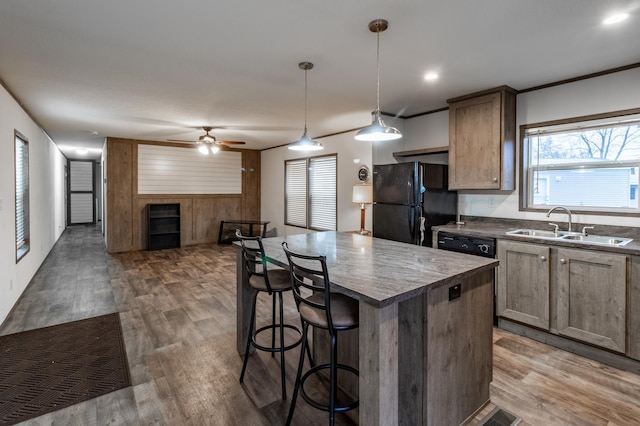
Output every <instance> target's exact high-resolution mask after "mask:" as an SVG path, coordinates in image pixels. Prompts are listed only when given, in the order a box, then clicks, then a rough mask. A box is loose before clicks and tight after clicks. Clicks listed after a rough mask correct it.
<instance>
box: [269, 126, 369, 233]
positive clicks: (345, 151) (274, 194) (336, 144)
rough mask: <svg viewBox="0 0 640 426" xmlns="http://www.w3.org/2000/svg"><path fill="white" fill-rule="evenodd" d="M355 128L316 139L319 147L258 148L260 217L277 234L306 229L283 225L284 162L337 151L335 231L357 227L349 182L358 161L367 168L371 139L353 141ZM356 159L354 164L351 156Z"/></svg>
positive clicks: (356, 207) (354, 177) (356, 210)
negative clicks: (299, 149)
mask: <svg viewBox="0 0 640 426" xmlns="http://www.w3.org/2000/svg"><path fill="white" fill-rule="evenodd" d="M354 135H355V132H349V133H345V134H341V135H336V136H330V137H326V138H322V139H318V140H319V141H320V142H322V144H323V145H324V149H323V150H322V151H316V152H311V153H301V152H297V151H291V150H290V149H288V148H287V147H281V148H274V149H268V150H265V151H262V156H261V168H262V175H261V182H262V188H261V191H262V196H261V200H262V202H261V220H269V221H271V223H270V224H269V226H268V229H272V228H276V229H277V232H278V235H279V236H285V235H293V234H300V233H305V232H309V231H307V230H305V229H302V228H297V227H292V226H285V225H284V162H285V160H290V159H295V158H305V157H312V156H316V155H327V154H334V153H335V154H337V156H338V231H353V230H359V229H360V205H359V204H354V203H353V202H352V201H351V196H352V189H353V185H354V184H357V183H358V182H359V181H358V169H359V168H360V166H362V165H366V166H368V167H369V168H371V142H361V141H356V140H355V139H354V138H353V136H354ZM354 158H359V159H360V163H359V164H354V162H353V159H354ZM365 228H366V229H368V230H371V208H370V207H369V208H368V209H367V211H366V216H365Z"/></svg>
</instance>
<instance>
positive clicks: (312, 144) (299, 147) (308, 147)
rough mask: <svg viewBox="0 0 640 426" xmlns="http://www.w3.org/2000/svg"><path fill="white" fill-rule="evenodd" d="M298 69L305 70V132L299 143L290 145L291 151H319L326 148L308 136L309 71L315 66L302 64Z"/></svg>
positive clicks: (308, 63) (307, 63) (306, 63)
mask: <svg viewBox="0 0 640 426" xmlns="http://www.w3.org/2000/svg"><path fill="white" fill-rule="evenodd" d="M298 68H300V69H301V70H304V132H303V133H302V137H301V138H300V139H299V140H298V141H297V142H294V143H292V144H291V145H289V149H291V150H293V151H319V150H321V149H324V146H322V144H321V143H320V142H318V141H314V140H313V139H311V138H310V137H309V135H308V134H307V71H309V70H310V69H312V68H313V64H312V63H311V62H300V63H299V64H298Z"/></svg>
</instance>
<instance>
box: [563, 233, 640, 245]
mask: <svg viewBox="0 0 640 426" xmlns="http://www.w3.org/2000/svg"><path fill="white" fill-rule="evenodd" d="M560 239H561V240H572V241H582V242H585V243H591V244H602V245H605V246H624V245H625V244H629V243H630V242H631V241H633V239H632V238H618V237H608V236H604V235H563V236H562V237H560Z"/></svg>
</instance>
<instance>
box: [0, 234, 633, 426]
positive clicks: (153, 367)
mask: <svg viewBox="0 0 640 426" xmlns="http://www.w3.org/2000/svg"><path fill="white" fill-rule="evenodd" d="M235 273H236V265H235V251H234V249H233V247H231V246H227V245H223V246H218V245H215V244H208V245H199V246H191V247H185V248H182V249H174V250H162V251H153V252H148V251H141V252H131V253H123V254H116V255H108V254H106V253H105V250H104V243H103V241H102V236H101V234H100V231H99V229H98V228H96V227H94V226H86V227H85V226H74V227H69V228H68V229H67V230H66V231H65V233H64V234H63V236H62V237H61V239H60V240H59V241H58V243H57V244H56V246H55V247H54V249H53V251H52V252H51V253H50V254H49V256H48V257H47V259H46V261H45V263H44V264H43V265H42V267H41V268H40V270H39V271H38V273H37V274H36V276H35V277H34V278H33V280H32V282H31V284H30V285H29V287H28V288H27V289H26V291H25V293H24V294H23V296H22V297H21V298H20V300H19V301H18V304H17V305H16V307H15V308H14V310H13V311H12V313H11V315H10V316H9V318H8V319H7V320H6V321H5V323H4V324H3V325H2V327H1V328H0V334H9V333H15V332H18V331H23V330H28V329H33V328H38V327H44V326H48V325H53V324H59V323H63V322H68V321H73V320H77V319H83V318H88V317H92V316H97V315H102V314H106V313H111V312H119V313H120V317H121V321H122V326H123V332H124V336H125V344H126V348H127V357H128V362H129V366H130V369H131V377H132V383H133V386H132V387H130V388H127V389H122V390H120V391H117V392H112V393H110V394H107V395H104V396H102V397H100V398H96V399H94V400H91V401H87V402H84V403H81V404H77V405H75V406H72V407H69V408H66V409H63V410H59V411H56V412H54V413H50V414H47V415H45V416H42V417H39V418H37V419H33V420H31V421H29V422H25V424H30V425H50V424H55V425H107V424H111V425H125V424H130V425H150V424H153V425H243V426H253V425H280V424H284V419H285V418H286V412H287V410H288V408H289V401H282V400H281V399H280V384H279V383H280V378H279V359H278V358H277V357H275V358H272V357H271V356H269V355H268V354H264V353H261V352H258V353H256V354H254V355H252V356H251V358H250V359H249V364H248V369H247V376H246V378H245V383H244V385H241V384H240V383H238V377H239V373H240V369H241V367H242V359H241V358H240V356H239V355H238V353H237V351H236V349H235V347H236V345H235V329H236V319H235V304H236V294H235V287H236V284H235ZM288 302H289V303H288V306H289V309H288V310H287V313H286V315H287V318H288V319H289V320H291V321H297V320H298V317H297V312H296V310H295V305H294V303H293V300H292V299H291V298H290V297H289V298H288ZM258 309H259V310H258V318H259V319H265V320H266V319H267V318H269V317H270V310H271V305H270V303H269V302H268V301H267V298H264V300H263V302H262V303H260V304H259V307H258ZM259 322H260V320H259ZM297 356H298V351H297V349H296V350H294V351H291V352H290V353H287V359H286V360H287V389H288V392H289V397H290V395H291V392H292V389H293V380H294V375H295V369H296V366H297ZM491 398H492V402H491V404H489V405H488V406H487V407H486V408H485V409H484V410H483V412H482V413H480V414H479V415H478V416H477V418H476V419H475V420H473V421H472V422H471V424H478V423H479V422H478V419H480V418H481V417H482V415H483V414H485V413H488V412H489V411H490V410H491V409H492V408H493V407H495V406H496V405H497V406H499V407H501V408H504V409H506V410H508V411H509V412H512V413H514V414H516V415H518V416H520V417H522V419H523V420H522V422H521V423H520V424H521V425H525V426H526V425H610V426H613V425H638V424H640V377H639V376H637V375H635V374H632V373H628V372H625V371H620V370H617V369H614V368H611V367H608V366H605V365H602V364H600V363H597V362H595V361H591V360H588V359H585V358H582V357H579V356H576V355H573V354H570V353H567V352H564V351H561V350H558V349H555V348H552V347H550V346H547V345H544V344H542V343H538V342H535V341H532V340H529V339H527V338H524V337H519V336H516V335H514V334H511V333H508V332H505V331H502V330H498V329H496V330H495V332H494V374H493V383H492V387H491ZM355 414H356V415H357V412H356V413H355ZM326 423H327V415H326V413H323V412H320V411H317V410H315V409H313V408H311V407H309V406H308V405H307V404H306V403H305V402H304V401H303V400H302V399H301V398H299V399H298V404H297V409H296V415H295V417H294V424H297V425H305V426H311V425H324V424H326ZM337 424H340V425H349V424H353V422H352V421H351V420H350V418H349V417H347V416H345V415H341V416H339V418H338V422H337Z"/></svg>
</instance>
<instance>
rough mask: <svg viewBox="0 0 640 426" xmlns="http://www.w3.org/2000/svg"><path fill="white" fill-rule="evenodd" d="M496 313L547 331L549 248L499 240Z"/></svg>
mask: <svg viewBox="0 0 640 426" xmlns="http://www.w3.org/2000/svg"><path fill="white" fill-rule="evenodd" d="M498 259H499V260H500V265H499V266H498V284H497V288H498V300H497V311H498V315H499V316H502V317H504V318H509V319H512V320H515V321H518V322H521V323H524V324H527V325H531V326H534V327H538V328H542V329H544V330H547V331H548V330H549V303H550V299H549V247H546V246H543V245H539V244H526V243H520V242H517V241H502V240H499V241H498Z"/></svg>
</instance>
